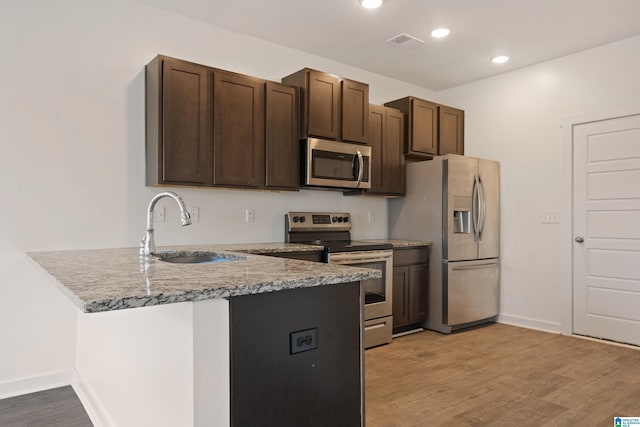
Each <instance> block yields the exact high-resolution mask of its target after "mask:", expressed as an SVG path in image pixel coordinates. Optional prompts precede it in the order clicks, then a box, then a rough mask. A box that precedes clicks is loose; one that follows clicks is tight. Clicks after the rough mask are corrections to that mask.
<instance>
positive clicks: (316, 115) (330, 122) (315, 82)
mask: <svg viewBox="0 0 640 427" xmlns="http://www.w3.org/2000/svg"><path fill="white" fill-rule="evenodd" d="M308 73H309V74H308V79H309V80H308V84H307V93H306V94H305V96H306V97H307V99H306V101H305V102H306V104H307V112H308V134H309V135H310V136H320V137H325V138H331V139H338V138H339V136H340V80H339V79H338V78H337V77H335V76H332V75H330V74H327V73H322V72H320V71H314V70H309V71H308Z"/></svg>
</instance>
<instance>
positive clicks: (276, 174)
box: [265, 82, 300, 190]
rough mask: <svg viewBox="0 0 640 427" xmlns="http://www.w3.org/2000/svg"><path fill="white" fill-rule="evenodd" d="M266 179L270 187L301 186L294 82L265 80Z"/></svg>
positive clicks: (296, 102) (296, 100)
mask: <svg viewBox="0 0 640 427" xmlns="http://www.w3.org/2000/svg"><path fill="white" fill-rule="evenodd" d="M265 150H266V151H265V157H266V165H265V167H266V181H265V184H266V186H267V187H270V188H279V189H292V190H297V189H298V188H299V187H300V141H299V140H298V91H297V90H296V88H294V87H291V86H285V85H281V84H278V83H273V82H267V83H266V123H265Z"/></svg>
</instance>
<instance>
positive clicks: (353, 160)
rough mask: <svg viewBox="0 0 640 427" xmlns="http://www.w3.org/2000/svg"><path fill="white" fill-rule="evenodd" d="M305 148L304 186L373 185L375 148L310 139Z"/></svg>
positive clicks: (340, 186)
mask: <svg viewBox="0 0 640 427" xmlns="http://www.w3.org/2000/svg"><path fill="white" fill-rule="evenodd" d="M303 148H304V149H303V150H302V152H303V156H304V162H303V165H304V168H305V170H304V182H303V184H304V185H308V186H318V187H338V188H371V183H370V181H369V176H370V171H371V161H370V158H371V147H368V146H365V145H356V144H348V143H345V142H336V141H328V140H324V139H318V138H308V139H306V140H305V141H304V147H303Z"/></svg>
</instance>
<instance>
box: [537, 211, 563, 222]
mask: <svg viewBox="0 0 640 427" xmlns="http://www.w3.org/2000/svg"><path fill="white" fill-rule="evenodd" d="M540 223H542V224H559V223H560V214H559V213H558V211H543V212H541V213H540Z"/></svg>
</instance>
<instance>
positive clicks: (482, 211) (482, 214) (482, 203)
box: [478, 178, 487, 240]
mask: <svg viewBox="0 0 640 427" xmlns="http://www.w3.org/2000/svg"><path fill="white" fill-rule="evenodd" d="M478 184H479V185H480V190H479V191H478V196H479V202H478V205H479V212H478V229H479V230H478V240H480V239H482V232H483V230H484V222H485V220H486V219H487V197H486V194H485V192H484V185H482V180H481V179H480V178H478Z"/></svg>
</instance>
